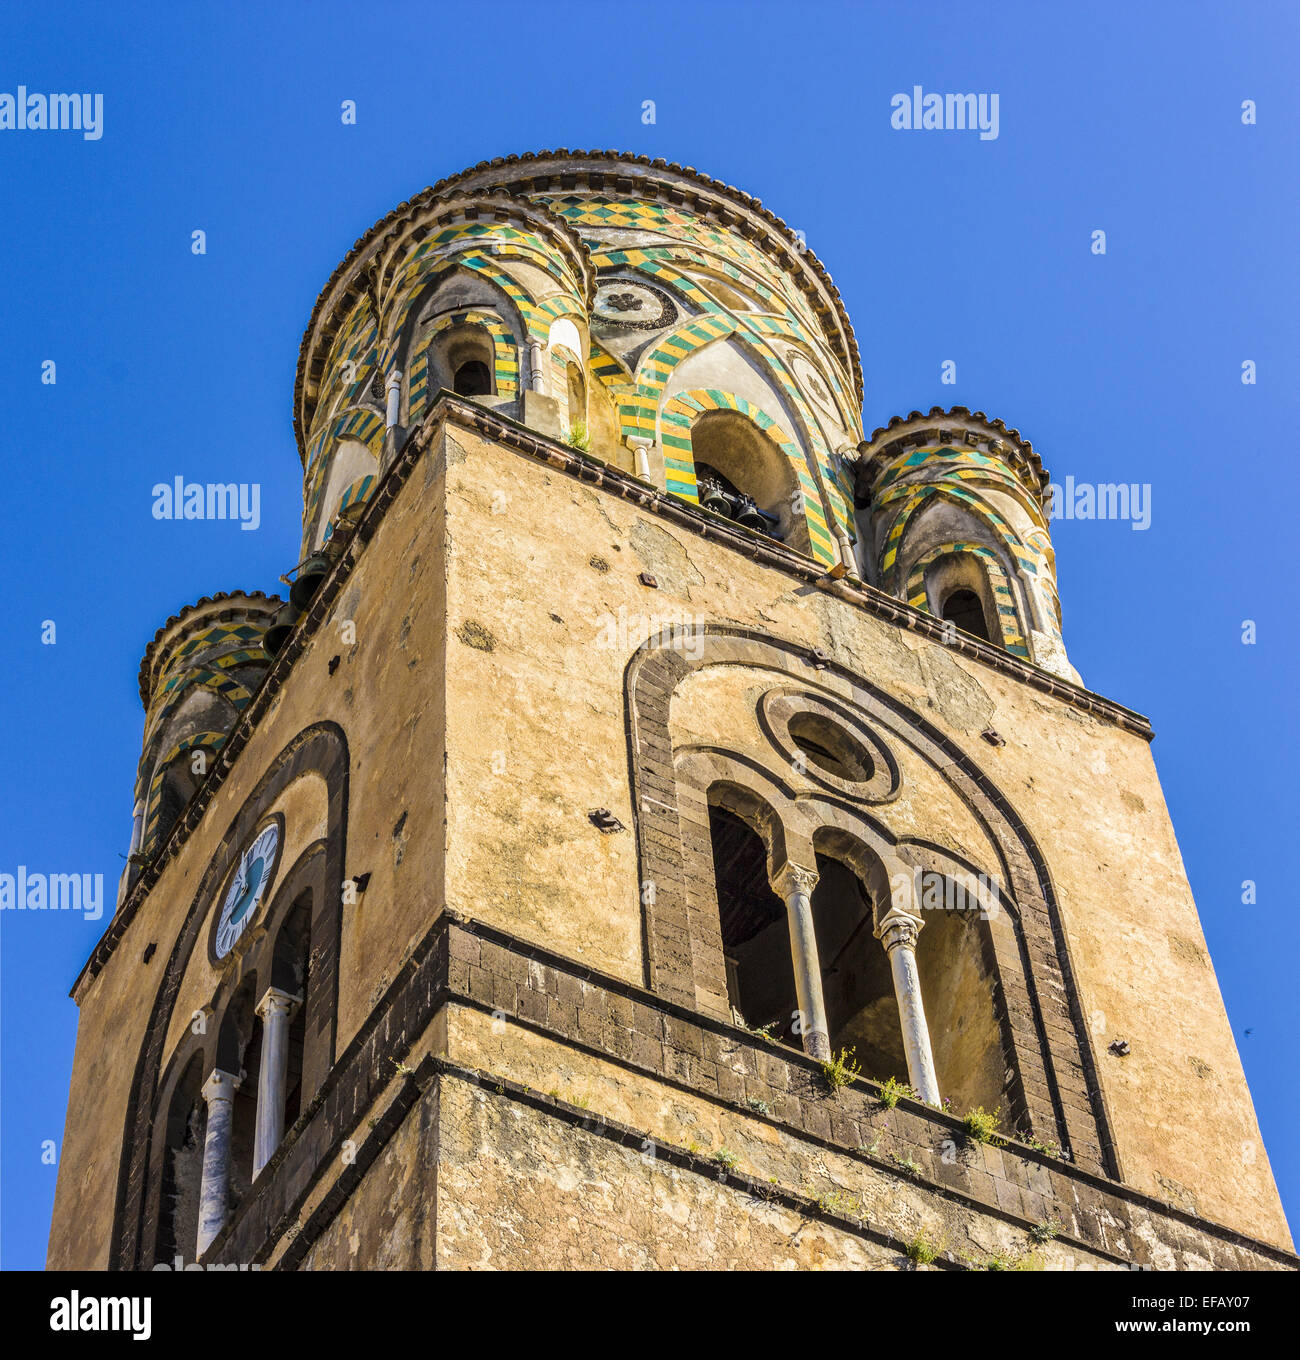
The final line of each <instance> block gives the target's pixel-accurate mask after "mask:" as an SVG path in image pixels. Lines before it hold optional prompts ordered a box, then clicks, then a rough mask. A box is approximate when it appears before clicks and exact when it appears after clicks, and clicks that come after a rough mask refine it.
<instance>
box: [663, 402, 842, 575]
mask: <svg viewBox="0 0 1300 1360" xmlns="http://www.w3.org/2000/svg"><path fill="white" fill-rule="evenodd" d="M724 426H725V428H724ZM661 430H662V433H661V440H662V443H663V449H664V469H665V474H666V476H667V479H668V488H667V489H668V490H669V491H671V492H673V493H674V494H675V495H679V496H681V497H682V498H683V499H684V500H692V501H696V502H697V503H698V501H699V489H698V478H697V473H696V463H697V461H703V462H711V463H712V465H713V466H715V467H717V468H718V471H719V472H721V473H722V474H723V476H724V477H726V478H727V479H728V480H730V481H731V482H732V483H733V484H734V485H735V486H736V487H737V488H738V489H740V490H741V491H744V492H746V493H747V494H749V495H751V496H752V497H753V498H754V500H755V501H757V502H758V504H759V507H760V508H761V509H763V510H766V511H767V512H768V514H772V515H776V516H777V518H778V522H779V525H780V529H781V531H782V533H783V534H784V535H786V538H785V541H786V542H787V543H788V544H789V545H790V546H791V547H792V548H794V549H795V550H796V551H799V552H804V553H808V554H809V555H810V556H813V557H815V558H817V559H818V560H819V561H822V562H825V563H827V564H831V565H833V564H834V562H835V561H836V560H837V559H836V553H835V545H834V541H833V540H832V538H831V534H830V530H829V529H828V528H827V525H826V516H825V513H824V512H823V509H822V504H821V496H820V493H819V491H818V489H817V483H816V480H815V479H814V477H813V474H812V472H811V471H810V469H809V467H808V462H807V460H806V459H805V457H804V455H803V452H802V450H801V449H800V448H799V446H798V444H796V443H795V441H794V440H793V439H792V438H791V437H790V435H789V434H788V433H787V432H786V431H785V430H784V429H783V428H782V427H781V426H780V425H778V424H777V423H776V421H775V420H773V419H772V417H771V416H769V415H768V414H767V413H766V412H765V411H761V410H759V409H758V408H757V407H756V406H754V405H753V404H752V403H750V402H749V401H747V400H746V399H745V398H744V397H739V396H736V395H735V393H732V392H723V391H721V390H719V389H715V388H708V389H700V390H697V391H689V392H678V393H676V394H675V395H674V396H672V397H671V398H670V399H669V400H668V401H667V402H665V403H664V408H663V411H662V413H661ZM715 434H716V436H717V437H714V436H715ZM697 443H698V444H699V445H700V447H699V448H697ZM729 445H730V448H729V447H728V446H729ZM719 462H721V463H723V464H724V465H723V466H720V467H718V463H719ZM733 474H734V475H733ZM750 486H752V487H753V488H754V489H753V490H752V491H751V490H749V487H750Z"/></svg>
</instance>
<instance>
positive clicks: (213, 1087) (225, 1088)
mask: <svg viewBox="0 0 1300 1360" xmlns="http://www.w3.org/2000/svg"><path fill="white" fill-rule="evenodd" d="M243 1080H244V1074H243V1073H242V1072H241V1073H240V1074H239V1075H238V1076H236V1075H235V1074H234V1073H233V1072H223V1071H222V1070H221V1069H220V1068H219V1067H214V1068H213V1069H212V1072H211V1074H210V1075H209V1077H208V1079H207V1081H205V1082H204V1083H203V1089H202V1090H201V1091H200V1092H199V1094H200V1095H201V1096H202V1097H203V1099H204V1100H206V1101H207V1103H208V1104H209V1105H211V1104H212V1103H213V1102H214V1101H217V1100H234V1098H235V1092H236V1091H238V1090H239V1085H240V1083H241V1082H242V1081H243Z"/></svg>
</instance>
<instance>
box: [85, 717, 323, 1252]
mask: <svg viewBox="0 0 1300 1360" xmlns="http://www.w3.org/2000/svg"><path fill="white" fill-rule="evenodd" d="M348 770H349V756H348V744H347V738H346V736H345V735H344V732H343V729H342V728H340V727H339V726H338V725H337V724H335V723H328V722H326V723H318V724H316V725H314V726H311V727H308V728H305V729H303V731H301V732H299V733H298V735H297V736H296V737H294V739H293V740H292V741H290V742H289V744H288V745H287V746H285V747H284V749H283V750H282V751H281V752H280V753H279V755H278V756H276V758H275V759H274V760H272V761H271V762H270V764H269V765H268V767H267V769H266V771H265V773H264V774H263V775H262V777H261V779H260V780H259V781H258V784H257V787H256V788H255V789H254V790H253V793H252V794H251V795H250V797H249V798H248V800H247V801H246V802H245V803H244V805H243V807H242V808H240V809H239V810H238V812H236V813H235V815H234V816H233V817H232V818H231V820H230V821H229V823H228V824H227V826H226V828H225V831H224V833H223V835H222V836H221V839H220V841H219V842H218V843H217V848H216V850H215V851H214V853H213V855H212V858H211V860H210V861H209V863H208V867H207V869H206V870H205V871H204V873H203V876H202V878H201V879H200V881H199V884H198V887H197V890H196V892H195V895H194V897H193V899H192V900H191V902H190V906H189V909H188V912H187V914H186V917H185V921H184V923H183V925H182V926H181V930H180V933H179V935H178V936H177V939H176V943H175V945H174V946H173V948H172V952H171V955H170V957H169V958H168V960H167V966H166V968H165V969H164V971H163V976H162V979H161V981H160V983H159V986H158V991H157V993H156V994H155V997H154V1003H153V1007H152V1010H151V1011H150V1016H149V1023H148V1026H147V1028H146V1030H145V1038H144V1042H143V1044H142V1045H141V1048H140V1053H139V1056H138V1057H137V1059H136V1065H135V1072H134V1076H133V1078H132V1082H131V1094H130V1099H129V1101H128V1104H127V1115H126V1125H125V1129H124V1131H123V1137H122V1144H121V1146H122V1148H123V1159H122V1164H121V1166H120V1167H119V1169H118V1188H117V1201H116V1205H115V1210H114V1218H113V1236H112V1247H111V1251H110V1255H109V1268H110V1269H114V1270H136V1269H142V1268H146V1267H147V1266H148V1265H149V1264H150V1262H148V1261H147V1260H146V1256H147V1254H148V1252H149V1251H150V1250H151V1249H152V1243H153V1227H154V1225H155V1222H156V1218H154V1217H151V1216H154V1215H156V1211H157V1199H156V1195H154V1194H152V1193H151V1191H152V1190H155V1189H156V1183H155V1182H154V1181H151V1178H150V1174H149V1173H150V1167H151V1162H152V1154H151V1148H152V1146H153V1141H154V1140H153V1138H152V1128H153V1122H154V1117H155V1111H156V1109H157V1097H158V1094H159V1090H160V1087H161V1084H162V1081H163V1077H164V1062H165V1061H166V1059H167V1055H166V1054H165V1052H164V1045H165V1043H166V1039H167V1033H168V1029H169V1027H170V1023H171V1017H172V1012H173V1009H174V1007H175V1004H176V1000H177V997H178V996H179V994H180V989H181V986H182V984H183V982H184V979H185V975H186V972H187V970H188V967H189V962H190V959H191V956H192V955H193V953H194V950H195V949H196V948H201V947H203V942H204V941H205V940H206V939H207V937H208V934H209V927H210V925H211V920H212V908H213V906H214V903H215V898H216V894H217V892H218V891H219V889H220V886H221V884H222V883H223V882H224V881H225V879H226V875H227V874H228V873H229V871H230V869H231V867H232V866H233V864H234V862H235V857H236V856H237V855H238V853H239V852H240V850H242V848H243V846H244V844H245V842H246V841H247V839H248V837H249V835H250V834H251V833H252V832H253V831H254V830H255V829H256V827H257V825H258V824H259V823H260V822H261V821H262V819H263V817H264V815H265V813H266V810H267V809H268V808H269V807H270V806H271V805H272V804H274V802H275V801H276V799H277V798H278V797H279V796H280V794H281V793H282V792H283V791H284V790H285V789H286V788H287V787H288V786H289V785H290V784H291V783H293V782H294V780H296V779H298V778H300V777H301V776H302V775H304V774H307V773H316V774H319V775H320V776H321V777H322V778H323V779H324V781H325V786H326V790H327V799H328V810H327V829H326V834H325V836H324V837H323V838H322V839H321V840H319V841H317V842H315V843H314V844H313V845H311V846H308V847H307V849H306V850H304V852H303V854H302V855H301V856H300V857H299V860H298V862H297V864H295V865H294V866H293V867H292V868H291V869H290V870H289V871H288V872H287V873H286V874H284V875H283V876H282V877H281V878H280V879H279V881H278V883H277V885H276V888H275V892H274V895H273V896H272V898H271V902H270V904H269V906H268V915H267V918H266V919H267V922H268V927H269V928H268V937H269V938H272V939H273V938H274V935H275V929H274V927H275V926H276V924H277V920H278V919H279V918H280V917H281V916H282V914H283V913H284V912H287V911H288V910H289V909H290V908H291V906H292V903H293V902H294V901H296V900H297V898H298V896H299V895H300V894H301V892H302V891H303V890H304V889H305V888H306V887H309V886H310V887H311V888H312V891H313V904H312V952H313V955H317V950H318V949H319V951H320V952H319V955H318V956H317V978H318V984H319V985H318V986H317V988H316V992H315V995H314V997H312V996H309V997H308V1001H307V1009H308V1014H307V1027H308V1032H309V1033H310V1034H313V1035H314V1036H316V1040H317V1042H318V1044H319V1046H320V1047H319V1051H320V1053H321V1054H322V1055H323V1056H322V1057H321V1059H320V1065H319V1071H320V1073H321V1075H322V1076H323V1075H324V1073H325V1072H327V1071H328V1070H329V1066H330V1064H331V1063H332V1062H333V1058H334V1046H335V1040H336V1035H337V1019H338V955H339V943H340V938H341V931H342V883H343V866H344V864H345V862H346V850H347V845H346V840H347V806H348ZM318 942H319V943H318ZM255 958H256V956H255V955H254V954H253V953H250V954H249V955H248V956H247V957H246V958H245V964H248V963H249V961H250V960H253V961H255ZM245 971H246V970H245V968H244V967H242V966H241V968H240V969H239V970H238V972H239V976H242V975H243V974H244V972H245ZM170 1066H171V1065H170V1064H168V1067H169V1069H170ZM286 1136H287V1135H286ZM268 1179H271V1178H268ZM155 1181H156V1178H155ZM264 1193H267V1182H266V1181H263V1180H261V1179H259V1182H258V1188H257V1190H256V1191H255V1193H254V1195H253V1196H251V1197H250V1200H249V1201H248V1202H249V1203H251V1202H252V1201H253V1200H254V1199H256V1198H257V1197H258V1195H260V1194H264Z"/></svg>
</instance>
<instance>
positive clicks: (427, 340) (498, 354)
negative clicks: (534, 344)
mask: <svg viewBox="0 0 1300 1360" xmlns="http://www.w3.org/2000/svg"><path fill="white" fill-rule="evenodd" d="M470 363H481V364H483V366H484V368H485V369H487V371H488V374H489V376H490V379H491V387H490V389H489V390H488V392H487V393H486V394H479V393H466V394H465V395H490V396H495V397H500V398H502V399H503V400H507V401H514V400H515V399H516V398H517V397H518V395H519V347H518V344H517V342H516V339H515V336H514V335H513V334H512V333H511V330H510V328H509V327H508V326H507V325H506V323H505V322H504V321H503V320H502V319H501V317H499V316H498V315H496V314H495V313H494V312H489V311H486V310H484V309H483V308H481V307H472V308H469V309H468V310H466V311H463V312H458V313H455V314H454V315H451V316H444V317H439V318H438V320H436V321H434V322H433V324H432V325H431V326H430V327H429V328H428V330H427V331H425V332H424V334H423V335H421V337H420V339H419V341H418V342H417V344H416V347H415V349H414V350H413V352H412V354H411V358H410V361H409V366H410V370H411V389H410V406H409V410H410V415H409V422H410V424H412V425H414V424H416V423H417V422H418V421H419V420H420V419H421V418H422V417H423V416H424V413H425V411H426V410H427V409H428V402H429V399H430V398H431V397H432V395H433V393H434V392H437V391H438V390H439V389H440V388H446V389H447V391H449V392H455V391H458V390H459V389H458V386H457V375H458V374H459V373H460V372H461V371H462V370H463V369H464V367H465V365H467V364H470Z"/></svg>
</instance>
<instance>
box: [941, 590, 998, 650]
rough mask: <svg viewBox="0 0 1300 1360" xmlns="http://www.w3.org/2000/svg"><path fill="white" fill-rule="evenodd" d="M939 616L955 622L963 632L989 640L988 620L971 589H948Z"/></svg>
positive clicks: (981, 602)
mask: <svg viewBox="0 0 1300 1360" xmlns="http://www.w3.org/2000/svg"><path fill="white" fill-rule="evenodd" d="M940 617H941V618H942V619H944V620H945V621H946V622H948V623H952V624H955V625H956V626H957V627H958V628H960V629H961V630H962V632H963V633H970V634H971V635H972V637H977V638H982V639H983V640H984V641H985V642H990V641H992V639H991V638H990V637H989V628H988V621H987V620H986V619H985V617H984V604H983V601H981V599H980V597H979V596H978V595H976V593H975V592H974V591H973V590H967V589H965V587H961V588H959V589H957V590H953V591H950V592H949V594H948V595H947V597H946V598H945V599H944V602H943V605H942V606H941V609H940Z"/></svg>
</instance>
